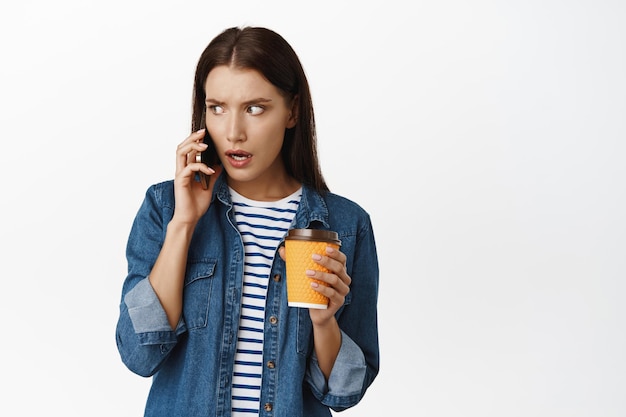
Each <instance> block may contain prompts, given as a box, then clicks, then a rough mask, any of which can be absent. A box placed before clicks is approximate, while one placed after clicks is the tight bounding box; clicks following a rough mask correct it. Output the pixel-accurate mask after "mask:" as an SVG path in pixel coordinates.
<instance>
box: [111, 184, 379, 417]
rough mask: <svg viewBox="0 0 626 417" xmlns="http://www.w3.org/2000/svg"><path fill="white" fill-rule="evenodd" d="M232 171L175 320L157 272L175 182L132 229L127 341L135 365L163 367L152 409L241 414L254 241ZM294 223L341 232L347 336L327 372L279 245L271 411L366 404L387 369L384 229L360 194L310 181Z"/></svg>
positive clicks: (217, 196)
mask: <svg viewBox="0 0 626 417" xmlns="http://www.w3.org/2000/svg"><path fill="white" fill-rule="evenodd" d="M224 178H225V176H224V175H222V176H221V177H220V178H218V180H217V182H216V185H215V188H214V191H213V196H212V202H211V205H210V206H209V209H208V210H207V212H206V213H205V214H204V216H203V217H202V218H201V219H200V220H199V222H198V224H197V226H196V229H195V231H194V235H193V237H192V240H191V245H190V247H189V252H188V259H187V268H186V273H185V283H184V291H183V313H182V316H181V319H180V321H179V323H178V325H177V327H176V329H175V330H172V328H171V327H170V325H169V323H168V320H167V317H166V315H165V311H164V310H163V308H162V306H161V304H160V303H159V300H158V298H157V296H156V294H155V292H154V290H153V289H152V287H151V285H150V283H149V281H148V275H149V274H150V270H151V269H152V266H153V265H154V262H155V260H156V258H157V256H158V254H159V251H160V249H161V246H162V244H163V240H164V237H165V232H166V226H167V224H168V222H169V221H170V220H171V218H172V216H173V214H174V186H173V181H166V182H162V183H159V184H155V185H152V186H151V187H150V188H149V189H148V191H147V192H146V196H145V199H144V201H143V203H142V205H141V207H140V209H139V211H138V212H137V216H136V218H135V220H134V222H133V225H132V228H131V232H130V236H129V239H128V245H127V250H126V256H127V260H128V275H127V277H126V279H125V281H124V284H123V287H122V298H121V302H120V315H119V320H118V323H117V329H116V340H117V346H118V350H119V353H120V356H121V358H122V361H123V362H124V364H125V365H126V366H127V367H128V368H129V369H130V370H131V371H133V372H135V373H137V374H139V375H142V376H146V377H148V376H152V386H151V389H150V393H149V395H148V400H147V404H146V409H145V416H150V417H152V416H163V417H175V416H181V417H183V416H184V417H190V416H220V417H224V416H230V397H231V387H230V380H231V376H232V372H233V362H234V356H235V345H236V337H237V327H238V323H239V314H240V309H241V294H242V282H243V259H242V258H243V253H244V250H243V244H242V239H241V236H240V235H239V232H238V230H237V228H236V226H234V224H235V221H234V212H233V210H232V204H231V201H230V193H229V191H228V186H227V184H226V181H225V179H224ZM291 227H293V228H306V227H309V228H320V229H326V230H334V231H336V232H338V234H339V239H340V240H341V251H342V252H343V253H345V254H346V256H347V264H346V267H347V272H348V275H350V277H351V278H352V283H351V286H350V292H349V293H348V295H347V296H346V300H345V303H344V305H343V306H342V307H341V308H340V309H339V311H338V312H337V314H336V318H337V321H338V323H339V327H340V329H341V333H342V344H341V348H340V351H339V355H338V357H337V360H336V362H335V365H334V367H333V369H332V372H331V375H330V378H329V379H328V380H326V379H325V377H324V375H323V374H322V372H321V370H320V368H319V366H318V365H317V361H316V357H315V354H314V351H313V334H312V323H311V320H310V317H309V312H308V309H306V308H297V307H288V306H287V291H286V285H285V263H284V261H283V260H282V259H281V258H280V256H278V254H276V256H275V259H274V263H273V265H272V272H271V275H270V276H271V278H270V280H269V287H268V290H267V301H266V311H265V317H266V320H265V341H264V344H263V361H264V366H263V373H262V388H261V409H260V415H261V416H273V417H298V416H309V417H321V416H324V417H327V416H330V415H331V413H330V409H329V408H332V409H333V410H336V411H340V410H343V409H346V408H349V407H352V406H354V405H355V404H357V403H358V402H359V401H360V400H361V398H362V397H363V395H364V394H365V391H366V389H367V388H368V387H369V386H370V384H371V383H372V381H373V380H374V378H375V377H376V375H377V373H378V366H379V346H378V324H377V309H376V304H377V294H378V260H377V253H376V245H375V241H374V234H373V230H372V226H371V223H370V218H369V215H368V214H367V213H366V212H365V211H364V210H363V209H362V208H361V207H359V206H358V205H357V204H355V203H354V202H351V201H349V200H347V199H345V198H343V197H340V196H338V195H336V194H332V193H326V194H323V195H321V194H318V193H317V192H315V191H314V190H312V189H311V188H309V187H307V186H303V192H302V199H301V202H300V206H299V209H298V211H297V213H296V216H295V219H294V221H293V223H292V226H291Z"/></svg>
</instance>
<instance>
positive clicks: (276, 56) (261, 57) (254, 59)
mask: <svg viewBox="0 0 626 417" xmlns="http://www.w3.org/2000/svg"><path fill="white" fill-rule="evenodd" d="M218 65H227V66H233V67H235V68H239V69H253V70H256V71H258V72H259V73H261V74H262V75H263V76H264V77H265V78H266V79H267V80H268V81H269V82H270V83H272V84H273V85H274V86H276V88H278V90H279V91H280V92H281V93H282V94H283V95H284V97H285V98H286V99H287V102H288V103H289V102H291V100H293V98H294V97H296V96H297V98H298V99H297V103H298V104H297V105H298V113H297V122H296V125H295V126H294V127H292V128H290V129H286V130H285V137H284V141H283V147H282V149H281V157H282V159H283V162H284V165H285V168H286V170H287V173H288V174H289V175H290V176H292V177H294V178H295V179H296V180H298V181H300V182H301V183H303V184H306V185H309V186H311V187H313V188H314V189H315V190H317V191H318V192H326V191H328V190H329V189H328V186H327V185H326V182H325V181H324V178H323V176H322V172H321V169H320V166H319V160H318V156H317V143H316V142H317V139H316V132H315V117H314V114H313V102H312V100H311V93H310V91H309V83H308V81H307V78H306V75H305V73H304V69H303V68H302V64H301V62H300V59H299V58H298V56H297V54H296V53H295V51H294V50H293V49H292V47H291V46H290V45H289V43H287V41H286V40H285V39H284V38H283V37H282V36H280V35H279V34H278V33H276V32H274V31H272V30H270V29H267V28H263V27H250V26H247V27H232V28H229V29H226V30H224V31H223V32H222V33H220V34H219V35H218V36H216V37H215V38H214V39H213V40H212V41H211V42H210V43H209V45H208V46H207V47H206V49H205V50H204V52H202V55H200V59H199V60H198V65H197V67H196V75H195V79H194V87H193V100H192V103H193V104H192V105H193V116H192V121H191V131H192V132H195V131H196V130H199V129H201V128H203V127H205V126H204V124H205V120H204V110H205V99H206V93H205V91H204V84H205V82H206V79H207V77H208V75H209V72H210V71H211V70H212V69H213V68H215V67H216V66H218Z"/></svg>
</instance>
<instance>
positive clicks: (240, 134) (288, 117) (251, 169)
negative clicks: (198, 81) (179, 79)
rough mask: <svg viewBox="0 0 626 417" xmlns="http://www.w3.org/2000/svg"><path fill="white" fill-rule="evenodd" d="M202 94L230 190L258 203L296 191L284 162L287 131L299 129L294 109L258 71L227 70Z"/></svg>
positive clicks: (217, 71)
mask: <svg viewBox="0 0 626 417" xmlns="http://www.w3.org/2000/svg"><path fill="white" fill-rule="evenodd" d="M204 91H205V93H206V126H207V129H208V130H209V134H210V135H211V137H212V138H213V142H214V143H215V148H216V151H217V154H218V156H219V158H220V160H221V161H222V164H223V166H224V169H225V170H226V172H227V174H228V183H229V185H230V186H231V187H233V188H234V189H235V190H236V191H237V192H238V193H240V194H242V195H245V196H246V197H248V198H252V199H259V200H264V199H273V198H282V197H284V196H285V195H288V194H285V193H286V192H287V193H290V191H289V190H291V192H293V191H295V190H293V189H292V188H293V179H292V178H289V177H288V176H287V174H286V171H285V167H284V165H283V161H282V159H281V156H280V150H281V148H282V146H283V140H284V136H285V129H287V128H291V127H293V126H295V123H296V115H295V112H294V111H292V108H291V103H287V102H286V100H285V98H284V96H283V95H281V93H280V91H279V90H278V89H277V88H276V87H275V86H274V85H273V84H271V83H270V82H269V81H267V80H266V79H265V78H264V77H263V76H262V75H261V74H260V73H259V72H258V71H255V70H250V69H237V68H232V67H229V66H225V65H221V66H218V67H215V68H213V69H212V70H211V72H209V75H208V77H207V79H206V82H205V84H204ZM283 194H284V195H283Z"/></svg>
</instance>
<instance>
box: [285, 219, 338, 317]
mask: <svg viewBox="0 0 626 417" xmlns="http://www.w3.org/2000/svg"><path fill="white" fill-rule="evenodd" d="M327 246H330V247H332V248H334V249H339V247H340V246H341V241H340V240H339V237H338V235H337V232H333V231H329V230H318V229H291V230H290V231H289V233H288V234H287V237H285V262H286V264H287V304H288V305H289V306H290V307H306V308H320V309H325V308H328V298H327V297H325V296H324V295H322V294H320V293H319V292H317V291H315V290H314V289H313V288H311V282H313V281H315V282H317V283H318V284H319V285H328V284H326V283H325V282H322V281H319V280H317V279H314V278H311V277H310V276H308V275H307V274H306V270H307V269H311V270H314V271H323V272H329V271H328V269H326V268H324V267H323V266H321V265H318V264H317V263H315V261H313V258H312V256H313V254H315V253H316V254H319V255H322V256H324V254H325V253H326V247H327Z"/></svg>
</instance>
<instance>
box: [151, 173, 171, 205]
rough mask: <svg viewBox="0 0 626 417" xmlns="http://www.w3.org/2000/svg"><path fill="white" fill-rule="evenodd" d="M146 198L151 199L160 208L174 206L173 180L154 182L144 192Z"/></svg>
mask: <svg viewBox="0 0 626 417" xmlns="http://www.w3.org/2000/svg"><path fill="white" fill-rule="evenodd" d="M146 198H148V199H153V200H155V201H157V202H158V204H159V205H161V206H173V205H174V180H172V179H170V180H165V181H161V182H156V183H154V184H152V185H150V186H149V187H148V189H147V190H146Z"/></svg>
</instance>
